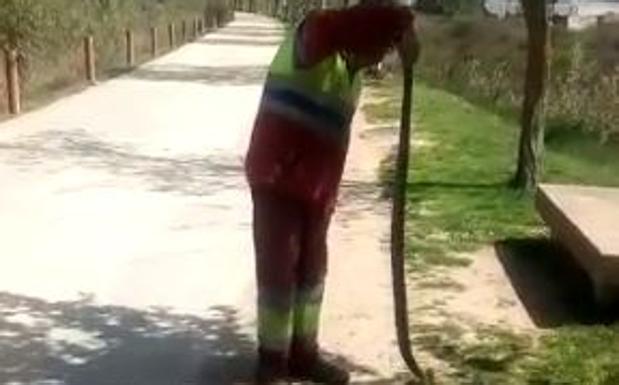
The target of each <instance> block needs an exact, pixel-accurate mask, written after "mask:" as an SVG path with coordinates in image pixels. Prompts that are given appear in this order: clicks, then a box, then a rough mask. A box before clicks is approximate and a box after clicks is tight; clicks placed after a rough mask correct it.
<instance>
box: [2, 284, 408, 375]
mask: <svg viewBox="0 0 619 385" xmlns="http://www.w3.org/2000/svg"><path fill="white" fill-rule="evenodd" d="M0 347H1V350H0V380H1V381H2V383H5V384H12V383H15V384H25V383H29V384H54V385H84V384H89V385H119V384H131V385H172V384H192V385H207V384H208V385H228V384H239V383H243V384H247V383H251V378H252V374H253V368H254V367H255V355H254V351H255V344H254V342H253V339H252V338H251V337H250V336H249V335H247V334H246V333H245V332H243V327H242V325H241V322H240V321H239V315H238V312H237V310H235V309H234V308H232V307H227V306H218V307H213V308H211V309H209V310H208V311H205V316H204V317H198V316H194V315H186V314H177V313H174V312H171V311H170V310H169V309H159V308H154V309H150V310H137V309H132V308H127V307H120V306H101V305H97V304H95V302H94V300H93V298H92V297H90V296H88V295H84V296H83V297H82V298H81V299H79V300H76V301H69V302H48V301H44V300H41V299H37V298H32V297H26V296H21V295H15V294H11V293H6V292H0ZM330 358H331V359H333V360H334V361H336V362H338V363H339V364H340V365H342V366H343V367H345V368H347V369H348V370H350V371H351V372H352V373H354V374H355V375H374V374H375V372H374V371H373V370H372V369H369V368H366V367H364V366H361V365H357V364H355V363H353V362H351V361H349V360H348V359H346V358H345V357H342V356H331V357H330ZM354 383H356V384H368V385H369V384H400V383H404V382H403V381H402V380H401V379H393V380H387V379H385V380H377V381H371V382H354Z"/></svg>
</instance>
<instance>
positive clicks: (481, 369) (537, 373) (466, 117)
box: [364, 77, 619, 385]
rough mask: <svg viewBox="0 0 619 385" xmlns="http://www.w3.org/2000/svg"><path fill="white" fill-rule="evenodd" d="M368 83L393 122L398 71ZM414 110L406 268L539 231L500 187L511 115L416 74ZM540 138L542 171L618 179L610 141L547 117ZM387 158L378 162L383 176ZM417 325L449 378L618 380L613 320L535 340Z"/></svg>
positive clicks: (566, 178)
mask: <svg viewBox="0 0 619 385" xmlns="http://www.w3.org/2000/svg"><path fill="white" fill-rule="evenodd" d="M369 89H370V95H371V96H373V97H374V98H373V99H372V100H374V101H373V102H370V103H369V104H367V105H366V106H365V107H364V109H365V112H366V114H367V115H368V118H369V120H370V122H372V123H374V124H378V125H390V126H394V123H395V122H396V121H397V120H398V113H399V111H400V109H399V103H400V98H399V95H400V93H401V92H400V90H399V82H398V78H397V77H393V78H387V79H386V80H383V81H380V82H374V83H372V84H371V85H370V87H369ZM414 118H415V128H414V141H415V145H414V148H413V156H412V159H411V180H410V181H409V186H408V201H409V205H408V210H409V211H408V219H409V221H408V229H407V231H408V245H409V246H408V247H409V250H408V251H409V257H410V260H411V266H412V267H413V268H415V269H426V270H427V271H429V272H431V270H430V269H432V268H433V267H434V266H436V265H447V266H466V265H467V262H468V261H467V259H466V257H465V256H463V255H466V253H465V252H466V251H470V250H475V249H477V248H480V247H483V246H485V245H489V244H492V243H494V242H496V241H500V240H505V239H510V238H523V237H530V236H537V235H539V234H540V233H543V232H544V231H545V230H544V227H543V226H542V224H541V221H540V220H539V218H538V217H537V214H536V212H535V209H534V205H533V200H532V196H531V195H529V194H523V193H519V192H515V191H513V190H511V189H509V188H507V187H506V185H507V182H508V180H509V178H510V177H511V175H512V172H513V170H514V168H515V163H516V159H515V155H516V149H517V140H518V134H519V128H518V124H517V121H515V120H513V119H510V118H509V117H506V116H505V115H501V114H496V113H494V111H492V110H490V109H487V108H484V107H479V106H476V105H473V104H471V103H470V102H467V101H465V100H464V99H462V98H460V97H457V96H454V95H452V94H450V93H448V92H445V91H442V90H439V89H435V88H431V87H428V86H427V85H425V84H423V83H421V84H418V85H417V88H416V105H415V117H414ZM546 146H547V149H546V156H545V162H544V163H545V164H544V177H543V178H544V181H546V182H560V183H579V184H595V185H607V186H619V167H617V166H616V165H617V164H619V145H618V144H617V143H608V144H606V145H602V144H600V142H599V140H597V139H596V138H595V137H593V136H588V135H586V134H585V133H584V131H583V130H581V129H568V128H565V127H559V126H553V127H551V129H550V130H549V132H548V135H547V138H546ZM392 164H393V162H392V159H387V160H386V161H385V162H384V164H383V170H382V171H383V177H384V179H385V181H386V182H387V184H388V181H389V180H390V178H391V176H392V167H391V166H392ZM428 284H429V283H428ZM440 284H442V283H440V282H439V283H438V285H440ZM432 328H434V329H432ZM422 329H423V328H422ZM417 332H418V338H417V343H418V344H419V345H421V347H422V348H423V349H424V350H426V351H429V352H431V353H432V354H433V355H434V356H435V357H437V358H439V359H441V360H443V361H446V362H448V363H449V364H450V366H451V367H452V368H454V370H455V372H454V373H453V376H452V378H453V379H454V384H471V385H473V384H476V385H477V384H528V385H616V384H619V365H617V362H619V326H570V327H563V328H559V329H556V330H553V331H551V332H549V333H548V334H547V335H545V336H544V337H543V338H542V339H541V340H540V341H539V342H538V343H537V344H534V343H533V342H532V341H531V339H530V338H528V336H522V335H518V334H515V333H513V332H511V331H509V330H500V329H491V330H489V329H483V330H476V331H475V332H474V333H473V335H474V336H475V338H474V339H473V341H470V340H468V341H467V338H464V339H463V335H464V334H465V331H461V330H458V328H457V326H454V325H451V326H450V325H446V326H441V325H438V326H436V325H435V326H427V327H426V330H420V328H417Z"/></svg>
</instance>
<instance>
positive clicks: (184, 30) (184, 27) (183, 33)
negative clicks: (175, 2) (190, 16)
mask: <svg viewBox="0 0 619 385" xmlns="http://www.w3.org/2000/svg"><path fill="white" fill-rule="evenodd" d="M181 38H182V39H183V40H182V41H183V43H184V42H186V41H187V21H186V20H183V22H182V23H181Z"/></svg>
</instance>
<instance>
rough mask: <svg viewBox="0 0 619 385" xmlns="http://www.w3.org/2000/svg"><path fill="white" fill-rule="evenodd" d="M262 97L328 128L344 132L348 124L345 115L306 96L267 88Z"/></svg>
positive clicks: (291, 91) (285, 90)
mask: <svg viewBox="0 0 619 385" xmlns="http://www.w3.org/2000/svg"><path fill="white" fill-rule="evenodd" d="M264 97H265V101H267V103H268V102H269V101H271V102H275V103H277V104H283V105H285V106H287V107H289V108H293V109H295V110H297V111H299V112H301V113H303V114H304V115H307V117H308V119H310V120H313V121H317V122H322V124H325V125H327V126H330V127H335V128H338V129H340V130H345V129H346V126H347V125H348V123H349V118H348V117H347V116H345V114H343V113H341V112H339V111H336V110H334V109H333V108H330V107H329V106H325V105H322V104H320V103H317V102H316V101H314V100H312V99H311V98H309V97H307V96H306V95H303V94H302V93H300V92H296V91H294V90H292V89H285V88H275V87H267V88H266V89H265V94H264Z"/></svg>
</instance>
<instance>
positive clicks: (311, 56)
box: [296, 6, 413, 67]
mask: <svg viewBox="0 0 619 385" xmlns="http://www.w3.org/2000/svg"><path fill="white" fill-rule="evenodd" d="M412 23H413V14H412V12H411V11H410V9H409V8H406V7H387V6H374V7H352V8H348V9H343V10H325V11H315V12H313V13H311V14H309V15H308V16H307V17H306V18H305V20H304V21H303V23H302V24H301V25H300V27H299V29H298V31H297V43H296V55H297V63H298V65H299V66H301V67H311V66H313V65H315V64H317V63H319V62H321V61H322V60H324V59H325V58H327V57H329V56H331V55H333V54H335V53H337V52H340V53H348V54H353V55H365V54H372V53H375V52H376V51H381V50H386V49H388V48H390V47H392V46H395V44H397V43H398V42H399V40H400V39H401V38H402V36H403V34H404V33H405V31H407V30H409V29H410V28H411V26H412Z"/></svg>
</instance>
